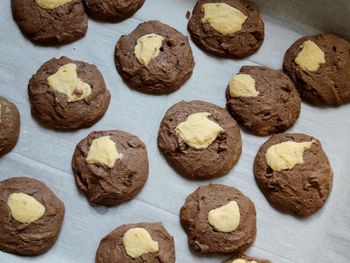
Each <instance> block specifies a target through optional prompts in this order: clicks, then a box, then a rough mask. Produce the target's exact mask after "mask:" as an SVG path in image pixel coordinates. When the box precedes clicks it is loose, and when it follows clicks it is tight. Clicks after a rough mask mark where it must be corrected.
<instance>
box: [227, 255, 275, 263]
mask: <svg viewBox="0 0 350 263" xmlns="http://www.w3.org/2000/svg"><path fill="white" fill-rule="evenodd" d="M223 263H271V261H270V260H267V259H260V258H255V257H249V256H246V255H240V256H239V257H234V258H231V259H228V260H226V261H224V262H223Z"/></svg>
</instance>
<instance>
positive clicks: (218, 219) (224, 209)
mask: <svg viewBox="0 0 350 263" xmlns="http://www.w3.org/2000/svg"><path fill="white" fill-rule="evenodd" d="M240 220H241V214H240V212H239V206H238V204H237V202H235V201H230V202H229V203H227V204H226V205H224V206H221V207H219V208H216V209H213V210H210V212H209V213H208V221H209V224H210V225H212V226H213V227H215V229H217V230H219V231H220V232H225V233H229V232H232V231H234V230H235V229H236V228H237V227H238V225H239V222H240Z"/></svg>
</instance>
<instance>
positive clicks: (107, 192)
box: [72, 130, 148, 206]
mask: <svg viewBox="0 0 350 263" xmlns="http://www.w3.org/2000/svg"><path fill="white" fill-rule="evenodd" d="M106 137H109V139H110V140H107V142H106V141H104V142H102V141H99V143H100V145H101V146H100V147H97V148H94V147H93V146H92V145H93V144H94V141H95V140H96V139H101V138H102V139H106ZM96 142H97V143H98V141H95V143H96ZM111 144H112V145H111ZM107 147H110V148H108V149H111V150H108V151H105V149H107ZM101 149H102V151H101ZM115 149H116V150H115ZM113 150H114V153H113ZM115 151H116V152H115ZM93 154H94V155H95V156H93ZM110 160H112V161H111V162H110ZM72 168H73V172H74V177H75V182H76V184H77V186H78V187H79V189H80V190H81V191H82V192H84V193H85V195H86V196H87V198H88V199H89V201H90V202H92V203H95V204H100V205H107V206H112V205H117V204H119V203H122V202H125V201H128V200H130V199H131V198H133V197H134V196H136V195H137V194H138V193H139V192H140V191H141V189H142V187H143V186H144V184H145V183H146V181H147V178H148V158H147V150H146V147H145V145H144V144H143V142H142V141H141V140H140V139H139V138H138V137H136V136H134V135H131V134H129V133H127V132H123V131H117V130H115V131H97V132H92V133H90V134H89V135H88V136H87V137H86V138H85V139H83V140H82V141H80V142H79V144H78V145H77V147H76V149H75V152H74V155H73V159H72Z"/></svg>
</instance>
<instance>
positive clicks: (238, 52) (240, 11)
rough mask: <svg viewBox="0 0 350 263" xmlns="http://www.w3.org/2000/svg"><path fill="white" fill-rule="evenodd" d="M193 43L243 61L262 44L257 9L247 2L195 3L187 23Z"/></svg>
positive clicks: (218, 0) (205, 0) (261, 24)
mask: <svg viewBox="0 0 350 263" xmlns="http://www.w3.org/2000/svg"><path fill="white" fill-rule="evenodd" d="M188 31H189V32H190V34H191V37H192V39H193V41H194V42H195V43H196V44H197V45H198V46H199V47H200V48H201V49H203V50H205V51H207V52H209V53H211V54H214V55H217V56H220V57H224V58H244V57H247V56H249V55H251V54H253V53H255V52H256V51H257V50H258V49H259V48H260V46H261V45H262V43H263V41H264V35H265V33H264V22H263V21H262V19H261V17H260V12H259V9H258V8H257V7H256V6H255V5H254V4H253V3H251V2H249V1H246V0H198V1H197V4H196V6H195V7H194V9H193V12H192V17H191V19H190V20H189V23H188Z"/></svg>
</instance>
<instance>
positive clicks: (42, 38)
mask: <svg viewBox="0 0 350 263" xmlns="http://www.w3.org/2000/svg"><path fill="white" fill-rule="evenodd" d="M84 1H85V6H86V8H87V10H88V13H89V14H91V15H92V16H93V17H95V18H98V19H104V20H109V21H120V20H122V19H125V18H127V17H129V16H131V15H132V14H133V13H135V11H136V10H137V9H139V8H140V7H141V6H142V4H143V3H144V0H132V1H131V0H129V1H125V0H123V1H121V0H119V1H100V0H98V1H97V0H84ZM12 9H13V15H14V18H15V20H16V21H17V23H18V24H19V26H20V28H21V29H22V31H24V32H25V34H26V35H28V36H29V38H31V39H32V40H34V41H36V42H40V43H51V44H58V43H65V42H70V41H72V40H74V39H76V38H79V37H80V36H82V35H83V34H85V32H86V27H87V18H86V15H85V12H84V7H83V4H82V0H56V1H47V0H25V1H24V2H23V1H17V0H12ZM38 26H39V27H40V28H37V27H38ZM41 27H42V28H41ZM84 27H85V29H84ZM188 30H189V32H190V34H191V37H192V39H193V41H194V42H195V43H196V44H197V45H198V46H199V47H200V48H202V49H203V50H205V51H207V52H209V53H211V54H214V55H217V56H221V57H225V58H228V57H232V58H242V57H246V56H248V55H251V54H253V53H254V52H256V51H257V50H258V49H259V48H260V47H261V45H262V43H263V40H264V22H263V20H262V19H261V16H260V13H259V9H258V8H257V7H256V6H255V5H254V4H252V3H250V2H249V1H246V0H227V1H222V0H217V1H212V0H199V1H197V3H196V5H195V7H194V9H193V12H192V16H191V18H190V19H189V22H188ZM349 48H350V44H349V41H347V40H345V39H343V38H341V37H339V36H336V35H334V34H321V35H317V36H309V37H303V38H301V39H299V40H298V41H296V42H295V43H294V44H293V45H292V46H291V48H290V49H289V50H288V51H287V53H286V55H285V59H284V65H283V69H284V71H285V72H286V73H287V74H288V75H289V77H290V78H291V79H292V81H293V82H294V83H295V85H296V87H297V88H298V91H299V93H300V95H301V97H302V98H303V99H305V100H306V101H308V102H310V103H312V104H316V105H319V104H323V105H341V104H344V103H347V102H349V101H350V87H349V82H350V81H349V74H348V68H349V65H350V55H349V52H348V50H349ZM115 61H116V66H117V69H118V72H119V73H120V75H121V76H122V78H123V79H124V80H125V82H126V83H127V84H128V85H129V86H131V87H133V88H136V89H137V90H140V91H143V92H147V93H151V94H165V93H170V92H172V91H174V90H176V89H178V88H179V87H180V86H181V85H182V84H183V83H184V82H185V81H186V80H187V79H188V78H189V77H190V76H191V73H192V70H193V67H194V59H193V55H192V51H191V47H190V45H189V42H188V40H187V38H186V37H185V36H183V35H182V34H181V33H180V32H178V31H177V30H175V29H173V28H171V27H169V26H167V25H165V24H162V23H160V22H158V21H149V22H146V23H143V24H141V25H139V26H138V27H137V28H136V29H135V30H134V31H133V32H132V33H131V34H130V35H127V36H122V37H121V38H120V40H119V41H118V43H117V45H116V50H115ZM160 67H161V68H160ZM237 117H238V116H237Z"/></svg>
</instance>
